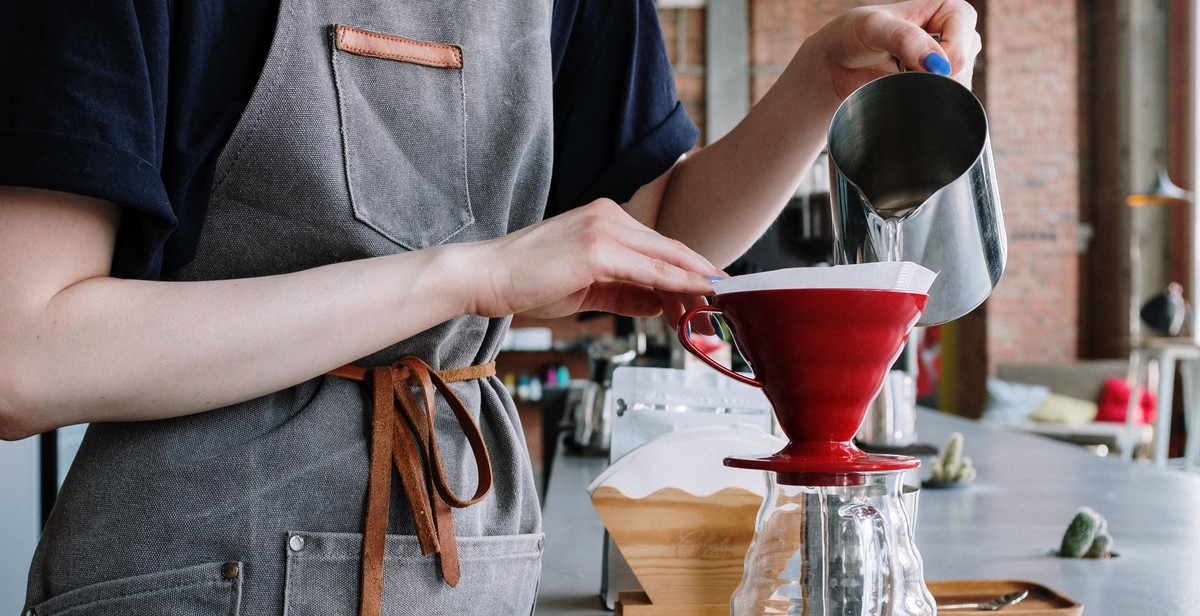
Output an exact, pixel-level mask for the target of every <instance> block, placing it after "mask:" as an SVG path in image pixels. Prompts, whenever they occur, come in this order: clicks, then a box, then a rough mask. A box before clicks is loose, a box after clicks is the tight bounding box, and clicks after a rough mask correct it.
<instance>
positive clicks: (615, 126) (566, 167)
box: [546, 0, 699, 216]
mask: <svg viewBox="0 0 1200 616" xmlns="http://www.w3.org/2000/svg"><path fill="white" fill-rule="evenodd" d="M554 11H555V17H554V25H553V30H552V33H551V46H552V49H553V52H554V134H555V150H554V176H553V179H552V182H551V187H550V197H549V202H548V204H547V209H546V215H547V216H553V215H555V214H558V213H561V212H564V211H567V210H569V209H571V208H574V207H578V206H580V205H583V204H585V203H588V202H590V201H593V200H595V199H598V198H600V197H607V198H609V199H612V200H614V201H617V202H623V201H626V200H628V199H629V198H630V197H631V196H633V193H634V192H635V191H636V190H637V189H638V188H640V187H641V186H643V185H645V184H646V183H648V182H650V181H651V180H653V179H654V178H656V177H658V176H659V175H661V174H662V173H663V172H665V171H666V170H667V169H669V168H670V167H671V165H673V164H674V163H675V161H676V160H678V159H679V157H680V156H681V155H683V154H684V153H685V152H687V151H688V150H689V149H690V148H691V147H692V146H693V145H694V144H695V143H696V139H697V137H698V136H699V131H698V130H697V129H696V125H695V124H694V123H693V122H692V120H691V118H689V117H688V115H687V112H686V111H685V110H684V108H683V105H682V104H681V103H680V102H679V97H678V95H677V93H676V91H675V80H674V76H673V73H672V70H671V64H670V62H669V61H668V59H667V54H666V48H665V46H664V43H663V36H662V30H661V27H660V25H659V22H658V13H657V10H656V9H655V6H654V2H653V1H652V0H556V2H555V6H554Z"/></svg>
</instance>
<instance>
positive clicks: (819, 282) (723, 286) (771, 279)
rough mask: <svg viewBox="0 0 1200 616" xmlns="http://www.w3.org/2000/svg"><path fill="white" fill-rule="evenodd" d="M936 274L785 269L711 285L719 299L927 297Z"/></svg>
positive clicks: (873, 267)
mask: <svg viewBox="0 0 1200 616" xmlns="http://www.w3.org/2000/svg"><path fill="white" fill-rule="evenodd" d="M936 277H937V274H936V273H934V272H932V271H930V270H928V269H925V268H924V267H921V266H920V265H918V264H916V263H912V262H910V261H888V262H884V263H859V264H855V265H834V266H832V267H792V268H788V269H780V270H772V271H769V272H759V273H757V274H745V275H743V276H733V277H730V278H726V279H724V280H718V281H716V282H714V283H713V289H714V290H715V291H716V292H717V294H718V295H720V294H722V293H736V292H738V291H764V290H774V289H881V290H885V291H903V292H905V293H929V287H930V286H932V285H933V279H934V278H936Z"/></svg>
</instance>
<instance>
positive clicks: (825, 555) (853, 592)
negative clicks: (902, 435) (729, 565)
mask: <svg viewBox="0 0 1200 616" xmlns="http://www.w3.org/2000/svg"><path fill="white" fill-rule="evenodd" d="M764 475H766V476H767V482H768V491H767V497H766V500H764V502H763V506H762V509H760V510H759V513H758V520H757V522H756V525H755V538H754V543H752V544H751V546H750V550H749V552H748V553H747V554H746V570H745V574H744V576H743V578H742V583H741V585H740V586H739V587H738V589H737V591H736V592H735V593H734V595H733V616H762V615H767V614H771V615H780V616H784V615H795V616H835V615H836V616H867V615H872V616H901V615H903V616H923V615H929V616H932V615H933V614H935V613H936V608H935V603H934V600H933V596H932V595H931V594H930V593H929V590H928V588H926V586H925V580H924V576H923V573H922V566H921V556H920V554H919V553H918V552H917V549H916V546H915V544H914V543H913V538H912V525H911V520H912V514H913V513H915V512H911V513H910V512H909V511H907V510H906V508H905V506H904V502H903V499H902V498H901V487H902V486H901V477H902V476H903V471H891V472H879V473H865V474H858V475H843V476H840V477H837V480H838V481H836V482H838V483H843V484H846V483H849V484H854V485H821V486H807V485H793V484H794V483H803V482H805V481H808V482H810V483H826V482H830V483H833V482H832V481H828V477H825V478H812V477H808V478H806V477H805V476H795V475H792V474H789V473H779V474H777V473H774V472H765V473H764ZM781 478H782V480H781Z"/></svg>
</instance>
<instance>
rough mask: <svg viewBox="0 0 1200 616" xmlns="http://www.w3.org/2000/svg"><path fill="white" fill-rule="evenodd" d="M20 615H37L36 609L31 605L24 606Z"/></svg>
mask: <svg viewBox="0 0 1200 616" xmlns="http://www.w3.org/2000/svg"><path fill="white" fill-rule="evenodd" d="M21 616H37V610H35V609H33V608H31V607H28V608H25V611H24V612H21Z"/></svg>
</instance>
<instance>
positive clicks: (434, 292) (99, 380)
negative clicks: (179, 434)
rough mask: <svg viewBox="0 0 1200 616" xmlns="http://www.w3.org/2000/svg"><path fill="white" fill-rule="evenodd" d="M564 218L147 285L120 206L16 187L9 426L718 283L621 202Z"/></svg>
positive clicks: (158, 400)
mask: <svg viewBox="0 0 1200 616" xmlns="http://www.w3.org/2000/svg"><path fill="white" fill-rule="evenodd" d="M559 218H560V219H562V220H556V221H547V222H545V223H541V224H540V225H535V226H534V227H530V228H528V229H525V230H522V231H520V232H517V233H514V234H512V235H510V236H507V237H505V238H501V239H499V240H493V241H489V242H479V243H474V244H459V245H451V246H444V247H439V248H434V249H429V250H422V251H415V252H409V253H402V254H397V255H390V256H385V257H377V258H373V259H365V260H361V261H354V262H346V263H339V264H335V265H329V266H325V267H319V268H315V269H311V270H305V271H301V272H296V273H293V274H286V275H280V276H269V277H262V278H251V279H239V280H226V281H213V282H178V283H176V282H148V281H134V280H121V279H116V278H112V277H109V276H108V268H109V264H110V263H111V259H112V254H113V246H114V244H115V237H116V229H117V223H118V219H119V213H118V208H117V207H116V206H115V205H113V204H111V203H107V202H103V201H98V200H95V199H91V198H86V197H80V196H76V195H68V194H65V193H58V192H51V191H42V190H33V189H22V188H4V187H0V366H3V369H2V370H0V438H8V439H13V438H21V437H24V436H28V435H31V434H35V433H38V432H41V431H45V430H48V429H50V428H53V427H57V426H62V425H69V424H72V423H80V422H89V421H113V420H137V419H156V418H165V417H173V416H178V415H183V414H189V413H195V412H199V411H203V410H207V409H212V408H217V407H220V406H225V405H228V404H231V403H234V402H238V401H242V400H247V399H250V398H253V397H255V396H259V395H262V394H266V393H269V392H272V391H276V390H279V389H282V388H284V387H288V386H290V385H293V384H296V383H299V382H302V381H304V380H306V379H309V378H312V377H314V376H317V375H319V374H322V373H324V372H326V371H328V370H329V369H331V368H334V367H336V366H339V365H342V364H344V363H347V362H350V361H353V360H355V359H357V358H359V357H362V356H364V355H367V354H370V353H372V352H374V351H376V350H379V349H381V348H384V347H386V346H388V345H390V344H392V343H394V342H396V341H399V340H402V339H404V338H407V337H409V336H411V335H413V334H416V333H418V332H420V331H423V330H425V329H427V328H429V327H431V326H433V325H435V324H437V323H440V322H442V321H445V320H447V319H449V318H452V317H455V316H458V315H462V314H478V315H481V316H500V315H504V314H512V313H515V312H519V311H540V312H541V313H543V314H547V315H556V314H569V313H570V312H572V311H574V310H579V309H608V310H615V311H618V312H624V313H626V314H635V315H641V314H656V313H657V312H659V311H661V309H662V305H661V303H660V302H659V301H658V299H657V296H656V295H655V293H654V292H653V290H654V289H663V290H667V291H670V292H678V293H685V294H703V293H707V292H710V291H711V286H710V285H709V284H708V282H707V280H706V278H705V276H706V275H707V274H710V273H712V272H713V268H712V266H711V265H710V264H709V263H708V262H707V261H705V260H704V259H703V258H701V257H699V256H698V255H696V254H695V253H692V252H691V251H688V250H687V249H685V248H683V247H682V245H680V244H679V243H678V242H673V241H671V240H667V239H665V238H662V237H660V236H658V235H657V234H655V233H653V232H652V231H650V230H649V229H645V228H644V227H642V226H641V225H638V224H637V223H636V222H635V221H633V220H632V219H631V218H629V217H628V216H626V215H625V214H624V213H623V212H621V210H620V209H619V208H617V207H616V206H615V204H612V203H611V202H608V203H596V204H592V205H589V206H587V207H585V208H581V209H580V210H578V211H577V212H573V213H571V215H569V216H564V217H559ZM481 263H484V264H488V266H487V267H480V264H481ZM526 263H555V264H556V266H555V267H544V268H529V267H524V264H526ZM530 271H533V272H536V273H534V274H527V272H530Z"/></svg>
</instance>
